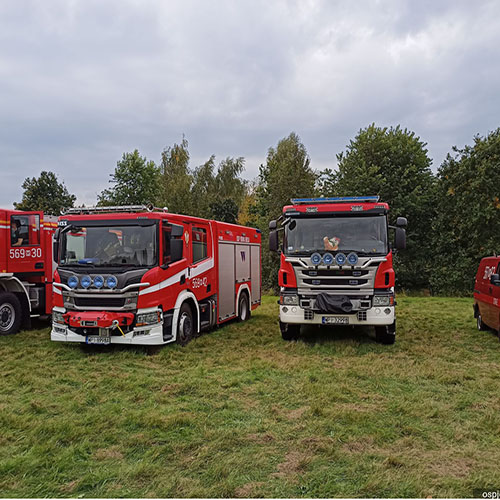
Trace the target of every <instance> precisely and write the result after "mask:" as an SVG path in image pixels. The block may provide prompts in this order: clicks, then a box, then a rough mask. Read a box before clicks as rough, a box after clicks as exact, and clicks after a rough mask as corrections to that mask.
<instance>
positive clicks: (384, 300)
mask: <svg viewBox="0 0 500 500" xmlns="http://www.w3.org/2000/svg"><path fill="white" fill-rule="evenodd" d="M390 304H391V297H389V296H388V295H374V296H373V306H374V307H375V306H388V305H390Z"/></svg>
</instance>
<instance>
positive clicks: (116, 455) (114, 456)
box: [94, 446, 123, 460]
mask: <svg viewBox="0 0 500 500" xmlns="http://www.w3.org/2000/svg"><path fill="white" fill-rule="evenodd" d="M94 458H96V459H97V460H121V459H122V458H123V453H122V452H121V451H120V450H119V449H118V446H111V447H110V448H99V449H98V450H97V451H96V452H95V453H94Z"/></svg>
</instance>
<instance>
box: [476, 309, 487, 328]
mask: <svg viewBox="0 0 500 500" xmlns="http://www.w3.org/2000/svg"><path fill="white" fill-rule="evenodd" d="M477 329H478V330H479V331H480V332H485V331H486V330H489V328H488V325H486V323H483V317H482V316H481V313H480V312H479V310H478V311H477Z"/></svg>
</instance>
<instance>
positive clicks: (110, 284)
mask: <svg viewBox="0 0 500 500" xmlns="http://www.w3.org/2000/svg"><path fill="white" fill-rule="evenodd" d="M116 285H118V280H117V279H116V278H115V277H114V276H108V278H107V279H106V286H107V287H108V288H116Z"/></svg>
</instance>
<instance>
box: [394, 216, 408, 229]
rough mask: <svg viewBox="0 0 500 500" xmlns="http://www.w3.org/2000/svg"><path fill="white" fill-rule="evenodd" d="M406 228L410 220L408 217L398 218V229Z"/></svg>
mask: <svg viewBox="0 0 500 500" xmlns="http://www.w3.org/2000/svg"><path fill="white" fill-rule="evenodd" d="M406 226H408V220H407V219H406V217H398V218H397V219H396V227H403V228H405V227H406Z"/></svg>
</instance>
